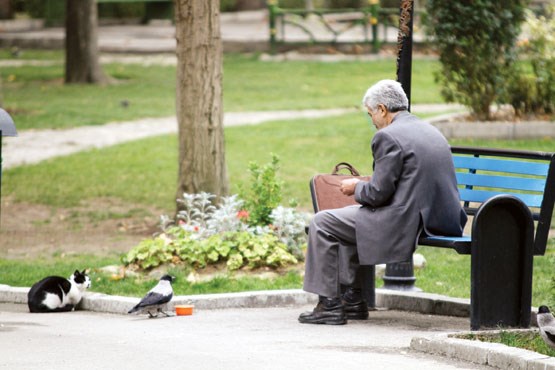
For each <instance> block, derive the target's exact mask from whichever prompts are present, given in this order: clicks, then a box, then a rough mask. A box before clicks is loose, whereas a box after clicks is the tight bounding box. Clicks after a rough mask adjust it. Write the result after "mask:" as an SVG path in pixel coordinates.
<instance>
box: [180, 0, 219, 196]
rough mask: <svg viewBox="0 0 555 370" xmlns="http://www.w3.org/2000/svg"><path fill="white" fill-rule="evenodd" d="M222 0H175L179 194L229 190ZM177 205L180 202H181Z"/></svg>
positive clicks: (217, 192) (216, 192)
mask: <svg viewBox="0 0 555 370" xmlns="http://www.w3.org/2000/svg"><path fill="white" fill-rule="evenodd" d="M219 9H220V4H219V0H176V2H175V18H176V20H175V24H176V39H177V48H176V52H177V87H176V107H177V121H178V125H179V130H178V138H179V174H178V186H177V197H178V198H181V196H182V194H183V193H184V192H186V193H198V192H201V191H204V192H208V193H211V194H215V195H217V196H222V195H225V194H226V193H227V190H228V187H227V174H226V165H225V151H224V130H223V109H222V59H223V55H222V40H221V37H220V15H219ZM178 206H179V205H178Z"/></svg>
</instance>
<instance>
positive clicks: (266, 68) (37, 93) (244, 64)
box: [0, 51, 442, 130]
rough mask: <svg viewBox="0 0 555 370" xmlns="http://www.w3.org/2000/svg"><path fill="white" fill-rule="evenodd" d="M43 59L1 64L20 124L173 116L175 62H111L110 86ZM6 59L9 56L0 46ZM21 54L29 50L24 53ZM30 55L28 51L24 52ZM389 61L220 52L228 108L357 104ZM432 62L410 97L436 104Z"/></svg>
mask: <svg viewBox="0 0 555 370" xmlns="http://www.w3.org/2000/svg"><path fill="white" fill-rule="evenodd" d="M29 53H31V56H32V57H34V58H33V59H39V60H46V61H51V60H53V61H56V64H54V65H49V66H22V67H2V68H1V69H0V78H2V90H3V99H4V108H5V109H7V110H8V111H9V112H10V113H11V114H12V115H13V118H14V121H15V123H16V126H17V128H18V129H19V130H23V129H29V128H65V127H76V126H84V125H101V124H104V123H106V122H113V121H126V120H134V119H140V118H144V117H164V116H171V115H175V75H176V72H175V67H172V66H154V65H149V66H140V65H133V64H121V63H112V64H108V65H105V66H104V68H105V70H106V72H107V73H108V74H109V75H110V76H112V77H113V78H115V79H116V80H117V82H116V83H114V84H111V85H108V86H87V85H64V84H63V63H62V55H61V54H56V53H52V52H48V53H42V52H38V51H32V52H29ZM4 55H5V59H9V58H11V57H10V56H9V55H6V53H5V52H4ZM23 55H24V56H26V55H27V52H25V53H24V54H23ZM31 56H28V57H29V58H30V57H31ZM395 68H396V66H395V60H394V59H388V60H383V61H375V62H339V63H318V62H287V63H279V62H261V61H259V60H258V58H257V56H256V55H252V56H245V55H237V54H226V55H225V58H224V77H223V82H224V109H225V111H226V112H235V111H252V110H290V109H310V108H341V107H354V106H356V107H358V106H360V102H361V99H362V96H363V95H364V92H365V91H366V89H367V88H368V86H370V85H371V84H372V83H374V82H376V81H378V80H380V79H383V78H395ZM438 68H439V64H438V62H436V61H430V60H418V59H416V60H415V61H414V69H415V71H418V73H415V74H414V81H413V89H414V90H413V96H414V99H413V100H414V103H439V102H442V99H441V97H440V95H439V87H438V86H437V85H436V84H435V82H434V79H433V76H432V71H434V70H436V69H438Z"/></svg>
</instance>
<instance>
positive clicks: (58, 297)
mask: <svg viewBox="0 0 555 370" xmlns="http://www.w3.org/2000/svg"><path fill="white" fill-rule="evenodd" d="M90 286H91V280H90V278H89V276H88V275H87V274H86V272H85V270H83V271H82V272H79V271H78V270H75V272H74V273H73V275H71V276H70V277H69V279H66V278H63V277H61V276H48V277H45V278H44V279H42V280H41V281H39V282H37V283H35V284H33V286H32V287H31V290H29V293H28V294H27V304H28V305H29V311H31V312H67V311H72V310H73V309H75V306H77V304H78V303H79V302H80V301H81V297H82V295H83V292H84V291H85V289H87V288H89V287H90Z"/></svg>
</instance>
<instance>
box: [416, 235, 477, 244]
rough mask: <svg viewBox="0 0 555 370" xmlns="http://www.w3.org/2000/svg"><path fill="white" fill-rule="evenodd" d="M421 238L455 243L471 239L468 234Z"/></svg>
mask: <svg viewBox="0 0 555 370" xmlns="http://www.w3.org/2000/svg"><path fill="white" fill-rule="evenodd" d="M422 240H426V241H432V240H437V241H452V242H455V243H470V242H471V241H472V240H471V238H470V236H467V235H463V236H426V237H424V238H423V239H422Z"/></svg>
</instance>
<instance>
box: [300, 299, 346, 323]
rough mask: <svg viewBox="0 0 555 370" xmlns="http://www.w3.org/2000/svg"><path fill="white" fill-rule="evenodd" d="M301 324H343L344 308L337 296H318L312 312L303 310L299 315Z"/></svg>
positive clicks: (344, 319) (344, 320) (344, 321)
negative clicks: (318, 298)
mask: <svg viewBox="0 0 555 370" xmlns="http://www.w3.org/2000/svg"><path fill="white" fill-rule="evenodd" d="M299 322H300V323H302V324H327V325H344V324H346V323H347V319H346V318H345V308H344V307H343V304H342V303H341V299H339V298H325V297H320V300H319V302H318V304H317V305H316V307H315V308H314V310H313V311H312V312H304V313H302V314H301V315H300V316H299Z"/></svg>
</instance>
